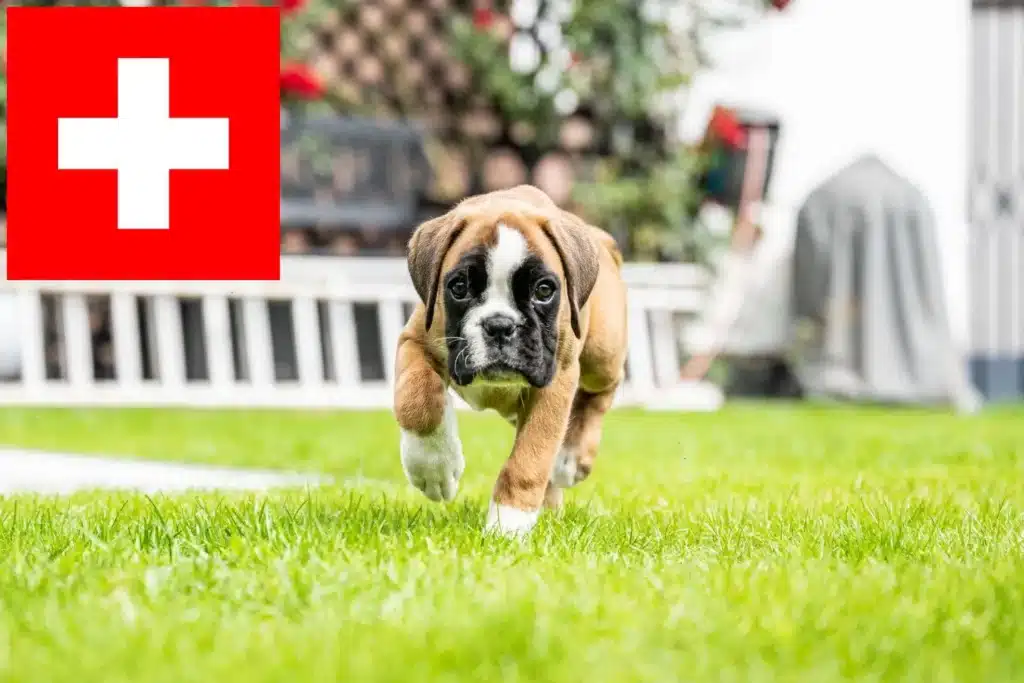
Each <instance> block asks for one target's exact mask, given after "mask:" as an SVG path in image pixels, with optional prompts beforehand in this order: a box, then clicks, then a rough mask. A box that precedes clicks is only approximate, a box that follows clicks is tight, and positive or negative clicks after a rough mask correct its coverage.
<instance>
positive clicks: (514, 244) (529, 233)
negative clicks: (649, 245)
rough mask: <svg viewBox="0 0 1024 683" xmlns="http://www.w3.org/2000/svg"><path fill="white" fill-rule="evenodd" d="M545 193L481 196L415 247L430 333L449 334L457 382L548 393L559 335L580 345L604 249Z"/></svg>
mask: <svg viewBox="0 0 1024 683" xmlns="http://www.w3.org/2000/svg"><path fill="white" fill-rule="evenodd" d="M537 193H539V190H536V189H535V188H528V189H527V191H526V192H525V193H521V194H516V193H515V190H512V191H509V190H506V191H503V192H497V193H491V194H487V195H480V196H478V197H472V198H470V199H467V200H465V201H463V202H462V203H460V204H459V205H458V206H456V207H455V208H454V209H452V211H451V212H449V213H448V214H445V215H444V216H441V217H440V218H436V219H434V220H432V221H428V222H427V223H424V224H423V225H421V226H420V227H419V228H418V229H417V230H416V232H415V233H414V235H413V237H412V240H411V241H410V243H409V273H410V275H411V276H412V281H413V284H414V286H415V287H416V291H417V292H418V294H419V296H420V298H421V299H422V300H423V302H424V304H425V307H426V315H425V325H426V327H427V330H428V331H429V330H431V329H434V330H436V332H435V334H436V336H443V338H444V344H445V347H446V349H447V355H448V371H449V374H450V376H451V377H452V379H453V381H455V383H456V384H460V385H467V384H471V383H473V382H484V383H491V384H529V385H531V386H534V387H543V386H546V385H547V384H549V383H550V382H551V380H552V378H553V377H554V374H555V369H556V361H557V351H558V342H559V338H560V335H562V334H572V335H575V336H576V337H577V338H578V337H580V334H581V330H580V309H581V308H582V307H583V306H584V305H585V304H586V302H587V299H588V298H589V296H590V292H591V290H592V289H593V287H594V284H595V282H596V280H597V274H598V268H599V266H598V251H597V250H598V246H597V244H596V243H595V241H594V239H593V238H592V237H591V235H590V233H589V232H588V228H587V226H586V224H585V223H583V221H581V220H580V219H579V218H577V217H576V216H573V215H572V214H569V213H567V212H564V211H562V210H560V209H559V208H558V207H556V206H555V205H554V203H552V202H551V201H550V200H549V199H548V198H547V197H546V195H542V194H537ZM435 326H436V327H435Z"/></svg>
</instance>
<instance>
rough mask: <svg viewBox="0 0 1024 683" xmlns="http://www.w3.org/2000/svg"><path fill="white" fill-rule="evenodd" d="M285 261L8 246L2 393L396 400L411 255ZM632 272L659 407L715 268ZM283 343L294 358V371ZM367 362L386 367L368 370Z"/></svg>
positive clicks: (66, 398)
mask: <svg viewBox="0 0 1024 683" xmlns="http://www.w3.org/2000/svg"><path fill="white" fill-rule="evenodd" d="M281 264H282V266H281V267H282V277H281V280H280V281H276V282H220V281H202V282H145V281H133V282H99V281H74V282H59V281H54V282H51V281H46V282H42V281H33V282H12V281H8V280H7V278H6V253H5V252H3V251H0V297H6V301H7V302H8V305H12V303H13V302H16V308H17V310H16V312H15V313H14V315H13V319H14V320H16V321H17V330H16V333H14V334H15V335H16V338H17V341H16V347H17V349H18V351H17V356H18V358H19V359H20V360H19V365H20V376H18V377H16V378H14V379H11V380H8V381H0V405H68V406H90V405H94V406H105V405H107V406H111V405H119V406H191V407H238V408H240V407H275V408H349V409H363V408H386V407H389V406H390V405H391V401H392V393H391V380H392V378H393V374H394V354H395V347H396V343H397V339H398V335H399V333H400V332H401V329H402V326H403V325H404V323H405V320H406V319H407V314H408V312H409V311H410V310H411V307H412V305H414V304H415V302H416V301H417V298H416V293H415V291H414V290H413V288H412V286H411V283H410V282H409V277H408V272H407V270H406V264H405V261H404V260H403V259H400V258H352V257H321V256H316V257H313V256H286V257H283V258H282V260H281ZM625 278H626V280H627V283H628V287H629V305H630V314H629V333H630V350H629V358H628V377H627V381H626V383H625V384H624V386H623V388H622V391H621V392H620V396H619V404H620V405H654V404H657V402H658V400H659V397H660V396H666V395H669V394H671V395H672V404H673V405H681V404H680V387H679V384H678V377H679V367H680V348H681V344H680V339H679V330H680V325H678V324H676V323H677V318H676V315H677V314H680V313H682V314H690V315H692V314H694V313H695V312H696V311H697V310H698V308H699V306H700V305H701V303H702V301H703V299H704V297H705V291H706V288H707V281H706V280H707V276H706V274H705V273H704V271H703V270H701V269H699V268H696V267H694V266H687V265H668V264H628V265H627V266H626V268H625ZM91 297H101V298H103V299H105V300H107V301H109V306H110V309H109V310H110V323H111V324H110V327H111V340H110V341H111V346H112V349H113V363H112V364H113V367H114V377H113V378H111V379H97V378H96V376H95V374H96V373H95V371H94V363H93V360H94V359H93V354H94V351H95V349H94V344H93V339H92V334H91V331H90V319H89V308H88V300H89V299H90V298H91ZM182 301H188V302H193V305H194V304H196V303H197V304H198V307H195V308H198V309H199V310H201V314H200V315H193V316H185V315H184V314H183V309H182ZM51 302H52V309H53V310H51V313H50V317H51V320H52V321H53V322H52V324H51V327H55V328H56V329H57V330H58V335H59V340H58V343H57V344H55V345H54V344H51V346H50V348H53V349H56V355H57V356H58V357H59V358H58V359H57V360H56V361H55V360H54V358H53V357H51V358H50V359H49V361H50V362H49V363H48V362H47V361H48V359H47V348H48V347H47V343H46V339H44V333H43V330H44V309H45V308H46V305H44V304H48V303H51ZM274 302H286V303H287V304H288V306H287V307H288V308H289V309H290V316H286V317H285V319H286V320H287V319H289V318H290V323H286V324H284V325H283V326H282V324H281V320H282V318H281V317H277V323H278V324H277V325H276V326H275V325H274V324H273V323H272V317H273V316H271V314H270V307H271V305H273V303H274ZM358 304H369V305H371V307H372V308H375V310H376V321H375V322H376V324H375V325H374V327H375V328H376V331H377V334H376V335H375V337H376V338H375V339H374V338H373V337H374V335H370V339H369V341H366V340H367V334H366V332H367V330H365V329H363V328H362V327H361V326H360V324H357V318H358V317H360V316H358V315H357V314H356V306H357V305H358ZM0 305H3V299H0ZM362 310H363V311H364V314H363V317H364V320H363V322H362V325H366V324H367V321H366V319H365V311H366V309H362ZM11 317H12V316H8V318H7V319H10V318H11ZM372 322H374V321H372V320H370V323H372ZM360 333H363V334H360ZM5 335H6V337H7V339H8V340H9V343H10V341H11V340H12V332H11V330H6V331H5V330H0V345H2V343H3V338H4V337H5ZM360 337H362V338H363V340H364V342H365V343H363V344H360V343H359V342H360ZM374 341H376V343H373V342H374ZM187 346H188V347H190V348H192V349H193V353H192V357H191V359H187V358H186V356H188V355H189V354H188V353H187V350H186V347H187ZM368 346H370V347H375V348H367V347H368ZM282 349H283V351H281V350H282ZM275 351H281V353H282V355H283V356H284V357H285V358H286V359H287V360H286V362H285V363H284V364H283V365H284V366H285V367H284V372H282V368H281V367H280V365H281V364H280V363H278V364H275V362H274V357H275ZM53 354H54V352H52V351H51V356H52V355H53ZM367 354H369V355H367ZM368 359H369V360H368ZM368 365H370V366H374V365H376V367H378V368H379V370H380V371H379V372H378V373H377V374H378V375H380V376H379V377H376V378H367V377H365V376H364V374H366V373H364V371H363V369H364V368H366V367H367V366H368ZM48 366H49V367H50V368H57V369H56V370H51V371H50V372H48V371H47V367H48ZM289 367H290V368H291V370H290V371H289V370H288V368H289ZM190 369H191V372H189V370H190ZM686 391H689V392H690V395H691V396H692V399H693V400H692V402H691V403H692V405H691V406H689V407H691V408H695V409H709V408H714V407H716V406H717V404H718V402H720V394H719V393H718V392H717V390H716V389H714V388H713V387H710V386H707V385H699V386H694V387H689V388H688V389H687V390H686ZM683 393H686V392H685V391H684V392H683ZM685 403H686V401H685V400H684V401H683V404H685ZM683 407H686V406H685V405H683Z"/></svg>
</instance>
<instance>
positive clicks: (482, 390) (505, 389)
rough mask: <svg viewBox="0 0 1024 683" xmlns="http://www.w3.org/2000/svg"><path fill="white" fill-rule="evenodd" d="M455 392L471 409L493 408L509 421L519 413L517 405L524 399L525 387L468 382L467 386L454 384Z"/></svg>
mask: <svg viewBox="0 0 1024 683" xmlns="http://www.w3.org/2000/svg"><path fill="white" fill-rule="evenodd" d="M454 388H455V393H457V394H458V395H459V396H460V397H461V398H462V400H463V401H465V402H466V403H468V404H469V406H470V407H471V408H473V410H493V411H494V412H496V413H498V414H499V415H501V416H502V417H503V418H505V419H506V420H508V421H509V422H513V423H514V422H515V421H516V416H517V415H518V414H519V406H520V405H521V404H522V403H523V401H524V400H525V398H526V396H525V392H526V391H527V389H526V388H525V387H521V386H515V385H509V386H500V385H499V386H493V385H483V384H476V383H473V384H470V385H469V386H464V387H460V386H455V387H454Z"/></svg>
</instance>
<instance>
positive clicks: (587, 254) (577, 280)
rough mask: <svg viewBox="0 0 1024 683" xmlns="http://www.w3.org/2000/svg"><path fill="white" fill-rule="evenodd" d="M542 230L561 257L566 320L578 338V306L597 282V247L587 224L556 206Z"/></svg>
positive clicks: (585, 300) (587, 296)
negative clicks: (566, 306) (565, 299)
mask: <svg viewBox="0 0 1024 683" xmlns="http://www.w3.org/2000/svg"><path fill="white" fill-rule="evenodd" d="M544 230H545V232H546V233H547V235H548V237H549V238H550V239H551V241H552V243H554V245H555V250H556V251H558V256H559V258H561V259H562V270H564V271H565V293H566V294H567V295H568V297H569V321H570V322H571V323H572V331H573V334H575V335H576V338H577V339H579V338H580V309H581V308H583V306H584V305H585V304H586V303H587V299H589V298H590V293H591V292H592V291H593V289H594V285H595V284H596V283H597V273H598V270H599V269H600V261H599V260H598V251H597V250H598V248H599V247H598V244H597V242H596V241H595V240H594V237H593V235H592V234H591V232H590V228H589V226H587V224H586V223H585V222H584V221H583V220H582V219H580V218H579V217H578V216H575V215H573V214H571V213H569V212H568V211H562V210H561V209H559V210H558V212H557V213H556V214H555V217H554V218H552V219H551V220H549V221H547V222H546V223H544Z"/></svg>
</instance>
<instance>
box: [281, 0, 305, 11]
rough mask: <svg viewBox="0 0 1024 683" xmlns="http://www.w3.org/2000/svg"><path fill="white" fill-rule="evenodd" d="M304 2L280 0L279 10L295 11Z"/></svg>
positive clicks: (301, 0) (302, 0)
mask: <svg viewBox="0 0 1024 683" xmlns="http://www.w3.org/2000/svg"><path fill="white" fill-rule="evenodd" d="M305 4H306V0H281V11H282V12H284V13H285V14H290V13H292V12H297V11H299V10H300V9H302V7H303V5H305Z"/></svg>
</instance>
